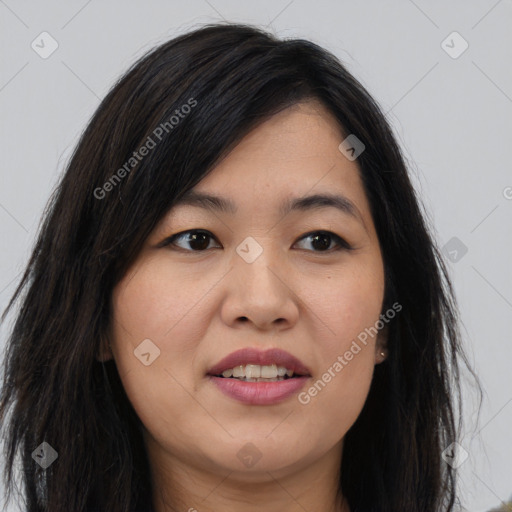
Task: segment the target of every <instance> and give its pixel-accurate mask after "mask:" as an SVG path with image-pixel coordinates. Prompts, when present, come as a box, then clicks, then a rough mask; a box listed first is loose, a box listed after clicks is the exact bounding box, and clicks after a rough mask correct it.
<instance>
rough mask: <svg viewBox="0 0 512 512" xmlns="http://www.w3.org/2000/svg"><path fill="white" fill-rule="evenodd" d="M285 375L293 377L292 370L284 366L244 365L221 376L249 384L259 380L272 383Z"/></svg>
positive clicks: (228, 370)
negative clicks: (245, 381) (241, 380)
mask: <svg viewBox="0 0 512 512" xmlns="http://www.w3.org/2000/svg"><path fill="white" fill-rule="evenodd" d="M285 375H287V376H288V377H293V370H289V369H288V368H285V367H284V366H277V365H276V364H271V365H263V366H260V365H259V364H246V365H245V366H244V365H240V366H235V367H234V368H229V369H227V370H224V371H223V372H222V376H223V377H225V378H229V377H234V378H237V379H238V378H241V379H244V380H247V381H249V382H257V381H259V380H266V381H271V382H273V381H274V380H282V379H283V378H284V376H285Z"/></svg>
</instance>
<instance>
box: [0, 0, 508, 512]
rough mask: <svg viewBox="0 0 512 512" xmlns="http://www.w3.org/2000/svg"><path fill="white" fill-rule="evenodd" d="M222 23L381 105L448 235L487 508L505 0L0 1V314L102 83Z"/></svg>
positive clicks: (504, 209) (503, 132)
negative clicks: (309, 53) (326, 54)
mask: <svg viewBox="0 0 512 512" xmlns="http://www.w3.org/2000/svg"><path fill="white" fill-rule="evenodd" d="M222 19H225V20H229V21H241V22H247V23H254V24H257V25H260V26H266V27H268V28H269V29H270V30H272V31H273V32H275V33H276V34H278V35H280V36H284V37H288V36H296V37H304V38H308V39H311V40H313V41H315V42H317V43H319V44H320V45H322V46H325V47H327V48H328V49H330V50H331V51H333V52H334V53H335V54H336V55H337V56H338V57H339V58H340V59H341V60H342V61H343V62H344V63H345V64H346V65H347V67H348V69H349V70H350V71H351V72H352V73H353V74H354V75H355V76H356V77H357V78H358V79H360V81H361V82H362V83H363V85H365V87H367V89H368V90H369V91H370V93H371V94H372V95H373V96H374V97H375V98H376V99H377V101H378V102H379V103H380V104H381V105H382V107H383V108H384V110H385V111H386V112H387V115H388V118H389V120H390V122H391V124H392V125H393V127H394V130H395V133H396V135H397V137H398V139H399V142H400V143H401V145H402V147H403V148H404V151H405V154H406V156H407V159H408V161H409V165H410V170H411V174H412V178H413V181H414V184H415V186H416V187H417V189H418V191H419V193H420V195H421V197H422V199H423V202H424V204H425V207H426V209H427V211H428V212H429V213H428V215H429V218H430V219H431V221H432V223H433V224H434V226H435V230H436V237H437V240H438V242H439V244H440V245H441V246H445V244H447V243H449V245H448V248H449V250H450V251H451V256H450V258H451V259H452V260H453V261H448V265H449V267H450V271H451V274H452V277H453V280H454V283H455V288H456V292H457V296H458V299H459V303H460V309H461V317H462V321H463V335H464V342H465V346H466V349H467V351H468V353H469V357H470V360H471V362H472V363H473V364H474V365H475V367H476V370H477V372H478V374H479V375H480V378H481V380H482V383H483V386H484V389H485V393H486V395H485V400H484V404H483V407H482V411H481V416H480V420H479V422H478V423H477V422H476V419H477V415H476V407H475V405H476V402H475V399H474V398H472V396H473V395H471V385H470V381H469V380H464V386H465V389H466V391H467V393H466V401H465V407H466V414H465V423H466V437H465V438H464V439H463V441H462V446H463V447H464V449H465V450H466V451H467V452H468V454H469V457H468V459H467V460H466V461H465V462H464V463H463V464H462V465H461V467H460V471H461V476H462V481H461V494H462V496H463V498H464V499H465V500H466V506H467V510H470V511H472V512H483V511H486V510H488V509H490V508H491V507H494V506H498V505H499V504H500V503H501V502H502V501H506V500H507V499H509V498H510V496H511V494H512V481H511V476H510V475H512V443H511V442H510V431H511V424H512V421H511V420H512V403H511V402H512V386H511V385H510V384H511V380H512V379H511V377H510V375H511V371H510V362H511V359H512V343H511V336H510V329H511V318H512V272H511V271H510V261H512V258H511V252H512V250H511V249H512V247H511V245H512V244H511V236H510V235H511V233H512V230H511V224H512V223H511V218H512V173H511V167H510V162H511V159H510V154H509V150H510V142H509V141H510V136H511V135H512V126H511V125H512V72H511V68H510V62H512V58H511V57H512V45H511V36H510V26H511V21H512V2H511V1H510V0H508V1H507V0H500V1H496V0H486V1H483V0H482V1H472V2H468V1H456V2H455V1H452V2H441V1H431V2H427V1H420V0H417V1H416V2H413V1H412V0H409V1H408V0H397V1H393V2H379V1H377V0H374V1H366V2H354V1H352V2H348V1H332V0H331V1H328V0H315V1H306V0H291V1H290V0H272V1H269V0H260V1H259V2H257V3H256V2H253V1H251V2H249V1H235V0H209V1H207V0H190V1H187V2H172V1H148V2H136V1H124V2H122V1H120V0H117V1H113V0H112V1H102V2H100V1H98V0H94V1H85V0H83V1H69V0H68V1H66V2H57V1H45V2H36V1H35V0H34V1H25V2H16V1H15V0H0V39H1V55H2V64H1V77H0V106H1V109H2V114H1V120H2V121H1V144H2V152H1V155H2V165H1V174H0V175H1V187H0V226H1V240H2V251H0V309H1V310H3V309H4V308H5V306H6V305H7V300H8V298H9V297H10V295H11V293H12V292H13V291H14V286H15V283H16V282H17V280H18V279H19V276H20V272H21V270H22V268H23V266H24V264H25V262H26V260H27V258H28V256H29V254H30V249H31V246H32V244H33V241H34V237H35V235H36V232H37V229H38V224H39V219H40V217H41V213H42V210H43V208H44V205H45V203H46V201H47V199H48V197H49V195H50V192H51V190H52V189H53V187H54V186H55V184H56V183H57V180H58V178H59V176H60V174H61V173H62V171H63V169H64V166H65V164H66V162H67V159H68V157H69V155H70V152H71V150H72V149H73V147H74V145H75V144H76V142H77V140H78V136H79V134H80V133H81V131H82V130H83V129H84V127H85V125H86V123H87V122H88V120H89V118H90V116H91V115H92V113H93V112H94V110H95V109H96V107H97V106H98V104H99V102H100V99H101V98H103V97H104V95H105V94H106V93H107V91H108V90H109V88H110V87H111V85H112V84H113V82H114V80H115V79H116V78H117V77H118V76H119V75H120V74H121V73H123V72H124V71H125V70H126V69H127V68H128V66H129V65H130V64H131V63H133V62H134V61H135V60H136V59H137V58H138V57H140V56H141V55H142V54H143V53H144V52H145V51H147V50H148V49H150V48H151V47H152V46H154V45H155V44H158V43H160V42H163V41H165V40H167V39H169V38H171V37H174V36H175V35H177V34H181V33H183V32H186V31H188V30H190V29H192V28H196V27H198V26H200V25H201V24H204V23H207V22H214V21H217V20H222ZM507 29H509V30H508V31H507ZM43 31H47V32H48V33H49V34H51V36H52V37H53V38H54V39H55V40H56V41H57V43H58V48H57V50H56V51H55V52H54V53H53V54H52V55H50V56H49V57H48V58H46V59H43V58H41V57H40V55H39V54H38V53H36V52H35V51H34V50H33V49H32V47H31V43H32V41H34V40H35V43H34V44H39V46H40V47H41V46H43V44H44V47H45V48H46V49H48V48H49V47H50V46H49V40H48V39H45V42H43V43H41V37H39V35H40V34H41V32H43ZM453 31H457V32H458V33H459V34H460V35H461V36H462V37H463V38H464V40H466V41H467V43H468V44H469V47H468V48H467V50H466V51H464V52H463V53H462V54H461V55H460V56H458V57H457V58H453V55H454V52H456V53H458V51H460V49H462V46H461V41H458V40H457V39H456V38H455V39H454V37H453V36H450V37H449V38H448V39H447V41H446V43H444V44H443V45H442V42H443V41H444V40H445V39H446V38H447V37H448V36H449V34H451V33H452V32H453ZM450 47H451V48H450ZM445 50H448V51H449V52H451V53H452V56H450V55H449V54H448V53H447V51H445ZM507 63H508V64H507ZM453 237H456V239H457V240H455V241H451V242H449V241H450V240H451V239H452V238H453ZM453 244H455V245H453ZM457 244H458V246H457ZM462 244H463V245H464V246H465V247H467V253H465V254H463V251H461V247H463V246H462ZM454 249H455V251H457V253H456V254H455V253H454V252H453V250H454ZM447 257H448V256H447ZM9 318H10V317H9ZM9 325H10V323H9V322H8V323H7V324H4V325H2V328H1V331H0V352H1V353H3V349H4V346H5V338H6V333H7V330H8V327H9ZM63 485H65V482H63ZM0 495H1V496H3V492H2V490H1V489H0ZM0 503H2V500H1V499H0ZM14 510H16V508H12V505H11V508H9V512H11V511H12V512H13V511H14Z"/></svg>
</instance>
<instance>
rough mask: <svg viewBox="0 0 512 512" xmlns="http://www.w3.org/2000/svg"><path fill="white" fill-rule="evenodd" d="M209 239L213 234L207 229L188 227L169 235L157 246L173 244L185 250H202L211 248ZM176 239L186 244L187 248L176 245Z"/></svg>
mask: <svg viewBox="0 0 512 512" xmlns="http://www.w3.org/2000/svg"><path fill="white" fill-rule="evenodd" d="M209 239H214V236H213V235H212V234H211V233H210V232H209V231H204V230H199V229H189V230H188V231H182V232H181V233H176V234H175V235H171V236H170V237H168V238H166V239H165V240H163V241H162V242H160V243H159V244H158V247H167V246H174V247H178V248H179V249H183V250H185V251H187V252H203V251H205V250H207V249H210V248H211V247H209ZM178 241H179V242H181V243H182V244H187V245H188V248H187V247H183V246H180V245H178V243H177V242H178Z"/></svg>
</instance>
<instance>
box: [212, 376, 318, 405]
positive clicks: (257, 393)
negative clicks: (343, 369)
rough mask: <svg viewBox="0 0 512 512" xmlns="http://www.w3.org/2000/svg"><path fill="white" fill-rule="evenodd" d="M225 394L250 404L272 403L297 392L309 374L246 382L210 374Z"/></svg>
mask: <svg viewBox="0 0 512 512" xmlns="http://www.w3.org/2000/svg"><path fill="white" fill-rule="evenodd" d="M208 377H209V379H210V380H211V381H212V382H213V383H214V384H215V385H216V386H217V387H218V388H219V389H220V391H221V392H222V393H224V394H225V395H227V396H229V397H231V398H234V399H235V400H238V401H239V402H243V403H245V404H248V405H272V404H275V403H278V402H281V401H283V400H285V399H286V398H288V397H289V396H291V395H293V394H295V393H297V392H298V391H299V390H300V389H301V388H302V387H304V384H305V383H306V381H307V380H308V379H309V378H310V377H309V376H305V375H304V376H302V377H296V378H293V379H286V380H280V381H277V382H244V381H242V380H237V379H225V378H223V377H214V376H212V375H209V376H208Z"/></svg>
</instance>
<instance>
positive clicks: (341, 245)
mask: <svg viewBox="0 0 512 512" xmlns="http://www.w3.org/2000/svg"><path fill="white" fill-rule="evenodd" d="M189 233H202V234H205V235H207V236H209V237H211V238H213V239H215V240H216V238H215V237H214V236H213V235H212V234H211V233H210V232H209V231H206V230H203V229H189V230H187V231H181V232H180V233H176V234H175V235H171V236H169V237H167V238H166V239H165V240H163V241H162V242H160V243H159V244H158V247H167V246H171V245H173V246H174V248H175V249H176V250H182V251H185V252H197V253H200V252H206V251H207V250H209V249H212V247H210V248H208V249H203V250H200V251H194V250H189V249H184V248H183V247H178V246H176V244H175V241H176V240H179V239H180V238H182V237H184V236H185V235H188V234H189ZM318 234H321V235H327V236H329V237H330V238H331V239H332V241H334V242H335V243H336V244H337V247H335V248H331V249H327V250H325V251H310V252H314V253H319V254H322V253H327V254H331V253H333V252H335V251H340V250H346V251H351V250H353V249H354V248H353V247H352V246H351V245H350V244H349V243H348V242H347V241H346V240H344V239H343V238H341V237H340V236H338V235H336V234H335V233H332V232H331V231H323V230H319V231H310V232H309V233H306V234H304V235H302V236H301V237H300V238H299V239H298V240H297V242H298V241H301V240H303V239H305V238H307V237H310V236H312V235H318ZM189 241H190V240H189ZM217 243H218V241H217ZM329 245H330V244H329ZM213 249H217V247H213Z"/></svg>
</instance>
